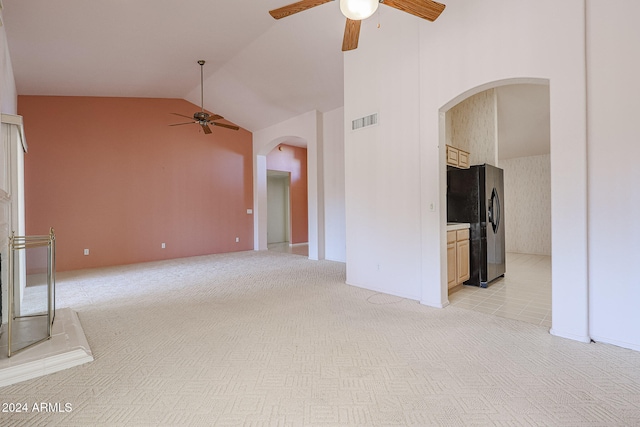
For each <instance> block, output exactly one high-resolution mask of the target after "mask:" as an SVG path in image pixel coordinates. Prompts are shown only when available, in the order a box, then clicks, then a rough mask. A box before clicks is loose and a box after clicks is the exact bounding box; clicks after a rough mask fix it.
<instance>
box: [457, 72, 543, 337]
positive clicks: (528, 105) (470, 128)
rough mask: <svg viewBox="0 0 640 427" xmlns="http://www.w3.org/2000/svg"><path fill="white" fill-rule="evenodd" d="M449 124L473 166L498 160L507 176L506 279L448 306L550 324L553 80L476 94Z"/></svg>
mask: <svg viewBox="0 0 640 427" xmlns="http://www.w3.org/2000/svg"><path fill="white" fill-rule="evenodd" d="M545 83H546V84H545ZM445 123H446V129H445V135H446V140H447V143H448V144H450V145H453V146H457V145H460V144H463V146H461V147H458V148H461V149H464V150H467V151H470V152H471V153H472V154H471V156H470V157H471V162H470V163H471V164H482V163H489V164H494V165H496V166H498V167H500V168H501V169H503V170H504V179H505V185H504V189H505V200H504V212H505V219H506V221H505V225H506V244H505V246H506V248H505V249H506V252H507V256H506V258H507V265H506V274H505V277H504V278H502V279H499V280H496V281H494V282H493V283H492V284H490V285H489V287H488V288H487V289H479V288H475V287H473V286H462V287H459V288H458V289H455V291H456V292H454V293H452V294H450V295H449V302H450V304H451V305H453V306H458V307H461V308H467V309H471V310H475V311H481V312H485V313H489V314H494V315H497V316H501V317H507V318H512V319H517V320H522V321H526V322H529V323H534V324H538V325H542V326H545V327H551V320H552V319H551V291H552V283H551V168H550V98H549V85H548V82H537V83H536V84H525V83H519V84H507V85H502V86H496V87H494V88H491V89H488V90H485V91H482V92H479V93H476V94H474V95H472V96H469V97H468V98H466V99H464V100H462V101H461V102H460V103H458V104H456V105H455V106H453V107H451V108H450V109H449V110H447V111H445ZM464 144H468V145H464Z"/></svg>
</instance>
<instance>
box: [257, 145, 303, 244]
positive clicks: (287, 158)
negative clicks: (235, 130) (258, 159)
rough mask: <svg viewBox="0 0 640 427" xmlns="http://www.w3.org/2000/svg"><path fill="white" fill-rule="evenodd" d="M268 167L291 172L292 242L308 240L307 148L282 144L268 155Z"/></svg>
mask: <svg viewBox="0 0 640 427" xmlns="http://www.w3.org/2000/svg"><path fill="white" fill-rule="evenodd" d="M267 169H269V170H276V171H282V172H290V173H291V184H290V186H289V197H290V199H291V200H290V202H289V204H290V206H291V215H290V217H291V243H292V244H296V243H306V242H308V241H309V219H308V212H309V204H308V199H307V149H306V148H302V147H294V146H292V145H286V144H280V145H278V146H277V147H276V148H274V149H273V150H272V151H271V152H270V153H269V154H268V155H267Z"/></svg>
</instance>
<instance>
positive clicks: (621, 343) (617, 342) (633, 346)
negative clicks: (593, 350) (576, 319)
mask: <svg viewBox="0 0 640 427" xmlns="http://www.w3.org/2000/svg"><path fill="white" fill-rule="evenodd" d="M591 339H593V340H594V341H595V342H597V343H602V344H611V345H615V346H617V347H622V348H627V349H629V350H635V351H640V344H634V343H630V342H626V341H620V340H612V339H610V338H606V337H599V336H596V335H594V336H592V337H591Z"/></svg>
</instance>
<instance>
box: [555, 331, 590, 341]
mask: <svg viewBox="0 0 640 427" xmlns="http://www.w3.org/2000/svg"><path fill="white" fill-rule="evenodd" d="M549 333H550V334H551V335H553V336H556V337H560V338H567V339H570V340H574V341H580V342H584V343H590V342H591V337H588V336H586V335H575V334H570V333H566V332H560V331H557V330H555V329H553V328H551V329H550V330H549Z"/></svg>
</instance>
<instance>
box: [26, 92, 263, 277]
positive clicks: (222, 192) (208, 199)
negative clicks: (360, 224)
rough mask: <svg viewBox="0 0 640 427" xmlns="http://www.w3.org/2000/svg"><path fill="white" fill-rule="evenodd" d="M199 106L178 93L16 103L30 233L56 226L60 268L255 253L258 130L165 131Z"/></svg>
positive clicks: (35, 99) (191, 127) (41, 98)
mask: <svg viewBox="0 0 640 427" xmlns="http://www.w3.org/2000/svg"><path fill="white" fill-rule="evenodd" d="M198 110H199V108H198V107H197V106H195V105H193V104H191V103H189V102H187V101H184V100H181V99H150V98H97V97H53V96H20V97H19V98H18V113H19V114H20V115H22V116H23V117H24V126H25V133H26V135H27V141H28V143H29V152H28V154H26V155H25V197H26V200H25V203H26V229H27V234H29V235H33V234H47V233H48V230H49V227H53V228H54V229H55V232H56V250H57V253H56V255H57V256H56V261H57V270H58V271H64V270H76V269H83V268H93V267H102V266H111V265H121V264H131V263H138V262H146V261H154V260H163V259H171V258H181V257H188V256H196V255H204V254H211V253H219V252H233V251H242V250H250V249H252V247H253V218H252V216H251V215H248V214H247V209H252V203H253V202H252V198H253V182H252V135H251V133H250V132H248V131H246V130H244V129H240V130H239V131H233V130H229V129H225V128H222V127H213V126H212V131H213V133H212V134H210V135H205V134H204V133H203V132H202V131H201V128H200V127H199V126H197V125H195V124H189V125H185V126H175V127H170V126H169V124H172V123H180V122H184V121H187V120H183V119H181V118H180V117H177V116H174V115H172V114H170V113H173V112H175V113H179V114H184V115H187V116H191V115H193V113H194V112H196V111H198ZM236 237H238V238H239V239H240V241H239V242H238V243H236ZM162 243H165V244H166V248H165V249H162V247H161V245H162ZM85 248H87V249H89V255H88V256H85V255H83V250H84V249H85Z"/></svg>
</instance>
